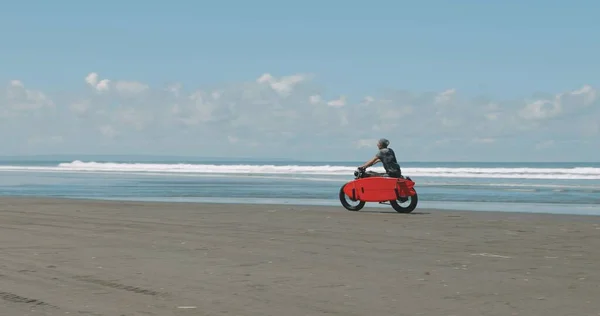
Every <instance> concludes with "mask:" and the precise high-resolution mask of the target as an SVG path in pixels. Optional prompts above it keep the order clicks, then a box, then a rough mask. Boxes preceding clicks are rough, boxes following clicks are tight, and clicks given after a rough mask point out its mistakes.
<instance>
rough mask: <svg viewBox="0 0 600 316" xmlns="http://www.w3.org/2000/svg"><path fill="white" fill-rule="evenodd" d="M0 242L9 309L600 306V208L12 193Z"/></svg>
mask: <svg viewBox="0 0 600 316" xmlns="http://www.w3.org/2000/svg"><path fill="white" fill-rule="evenodd" d="M381 211H384V212H386V213H380V212H381ZM0 247H1V255H0V256H1V257H0V311H1V312H0V314H1V315H7V316H13V315H14V316H17V315H116V316H120V315H161V316H166V315H261V316H266V315H274V316H275V315H277V316H281V315H286V316H293V315H345V316H348V315H369V316H379V315H381V316H387V315H436V316H437V315H446V316H449V315H456V316H468V315H478V316H479V315H503V316H504V315H524V316H533V315H545V316H549V315H557V316H567V315H574V316H575V315H576V316H584V315H600V299H599V298H600V268H599V265H598V263H599V262H600V217H592V216H575V215H574V216H566V215H543V214H518V213H491V212H459V211H442V210H423V209H418V210H417V213H416V214H411V215H403V214H397V213H395V212H393V210H391V208H390V210H389V211H388V210H386V209H373V208H371V209H369V208H368V207H367V208H365V210H364V211H363V212H349V211H346V210H344V209H343V208H342V207H341V206H340V207H306V206H289V205H284V206H279V205H233V204H184V203H179V204H174V203H141V202H140V203H138V202H111V201H85V200H61V199H41V198H40V199H32V198H0Z"/></svg>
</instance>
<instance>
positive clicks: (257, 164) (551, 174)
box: [0, 159, 600, 215]
mask: <svg viewBox="0 0 600 316" xmlns="http://www.w3.org/2000/svg"><path fill="white" fill-rule="evenodd" d="M361 163H362V162H301V161H259V160H252V161H250V160H247V161H232V160H228V161H222V160H214V161H210V160H195V161H194V160H190V161H184V160H180V161H177V160H172V159H171V160H163V161H161V160H158V161H153V160H148V159H146V160H144V161H141V160H140V161H139V162H136V161H135V160H131V159H129V160H128V159H110V160H101V159H93V160H92V159H90V160H83V161H80V160H52V159H49V160H37V161H25V160H22V159H21V160H13V161H11V160H4V161H0V195H3V196H43V197H66V198H85V199H90V198H91V199H105V200H130V201H166V202H211V203H240V204H248V203H267V204H268V203H276V204H296V205H337V206H339V207H340V208H341V205H340V203H339V200H338V193H339V189H340V187H341V186H342V185H343V184H344V183H345V182H347V181H350V180H352V179H353V172H354V170H355V169H356V167H357V166H358V165H360V164H361ZM401 167H402V173H403V174H404V175H405V176H410V177H411V178H412V179H413V180H414V181H415V182H416V189H417V192H418V193H419V206H418V207H419V208H438V209H460V210H473V211H510V212H542V213H564V214H591V215H600V163H466V162H462V163H457V162H446V163H431V162H430V163H419V162H406V163H402V164H401ZM371 170H374V171H383V169H382V167H381V165H378V166H375V167H373V168H371ZM368 206H369V207H388V208H390V207H389V206H387V205H377V204H376V203H369V204H368Z"/></svg>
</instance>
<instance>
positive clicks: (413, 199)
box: [390, 192, 419, 214]
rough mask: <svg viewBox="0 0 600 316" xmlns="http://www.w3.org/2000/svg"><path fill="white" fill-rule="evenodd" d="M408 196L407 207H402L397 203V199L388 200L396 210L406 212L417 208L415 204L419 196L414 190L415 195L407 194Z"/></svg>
mask: <svg viewBox="0 0 600 316" xmlns="http://www.w3.org/2000/svg"><path fill="white" fill-rule="evenodd" d="M408 198H409V199H410V204H409V205H408V206H407V207H402V206H401V205H400V204H398V201H397V200H392V201H390V204H391V205H392V207H393V208H394V210H395V211H396V212H398V213H405V214H408V213H411V212H412V211H414V210H415V209H416V208H417V204H418V203H419V196H418V195H417V193H416V192H415V195H413V196H409V197H408Z"/></svg>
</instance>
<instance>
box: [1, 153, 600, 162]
mask: <svg viewBox="0 0 600 316" xmlns="http://www.w3.org/2000/svg"><path fill="white" fill-rule="evenodd" d="M78 156H79V157H82V158H84V157H87V158H92V157H96V158H101V157H106V158H107V157H113V158H117V157H121V158H126V157H129V158H134V157H136V158H142V159H151V158H163V159H187V160H267V161H294V162H359V161H362V160H342V159H323V160H317V159H293V158H277V157H214V156H213V157H210V156H195V155H159V154H22V155H0V160H7V159H17V158H37V159H41V158H59V157H65V158H66V157H70V158H69V159H73V160H80V159H78V158H76V157H78ZM402 163H600V161H585V160H583V161H574V160H405V161H402V162H401V164H402Z"/></svg>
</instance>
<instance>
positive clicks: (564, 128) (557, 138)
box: [0, 0, 600, 161]
mask: <svg viewBox="0 0 600 316" xmlns="http://www.w3.org/2000/svg"><path fill="white" fill-rule="evenodd" d="M599 10H600V2H597V1H570V2H567V1H547V0H546V1H539V0H530V1H513V0H506V1H494V2H492V1H474V0H469V1H467V0H463V1H441V0H437V1H426V0H423V1H400V0H398V1H369V2H367V1H360V2H359V1H344V2H342V1H338V0H331V1H313V0H308V1H306V0H305V1H294V2H292V1H288V2H287V3H286V2H284V1H267V0H257V1H227V0H222V1H187V0H181V1H173V2H167V1H155V0H148V1H144V2H142V1H139V2H135V1H128V2H125V1H113V0H105V1H94V2H91V1H85V2H84V1H71V0H63V1H45V2H42V1H39V2H36V3H35V4H32V3H30V2H16V1H12V2H5V3H3V4H1V5H0V40H1V42H2V45H1V46H0V84H1V85H3V87H2V88H0V135H2V137H0V156H6V155H44V154H74V155H77V154H86V155H87V154H134V155H184V156H194V157H232V158H233V157H250V158H289V159H300V160H302V159H311V160H352V161H356V160H359V161H361V160H365V161H366V160H368V159H369V158H370V157H372V156H373V155H374V154H375V152H376V150H377V148H376V140H377V139H379V138H381V137H385V138H387V139H389V140H390V147H392V148H393V149H394V150H395V151H396V153H397V156H398V159H399V160H400V161H600V158H599V156H600V137H599V136H600V100H599V98H600V96H598V90H597V89H598V87H599V86H600V76H598V74H600V41H598V40H596V38H597V34H600V20H598V19H597V16H596V15H597V12H599Z"/></svg>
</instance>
